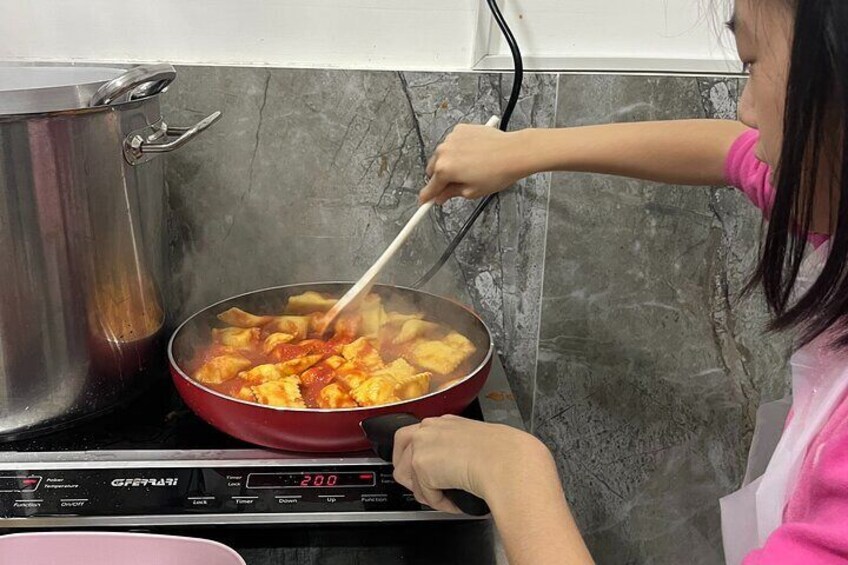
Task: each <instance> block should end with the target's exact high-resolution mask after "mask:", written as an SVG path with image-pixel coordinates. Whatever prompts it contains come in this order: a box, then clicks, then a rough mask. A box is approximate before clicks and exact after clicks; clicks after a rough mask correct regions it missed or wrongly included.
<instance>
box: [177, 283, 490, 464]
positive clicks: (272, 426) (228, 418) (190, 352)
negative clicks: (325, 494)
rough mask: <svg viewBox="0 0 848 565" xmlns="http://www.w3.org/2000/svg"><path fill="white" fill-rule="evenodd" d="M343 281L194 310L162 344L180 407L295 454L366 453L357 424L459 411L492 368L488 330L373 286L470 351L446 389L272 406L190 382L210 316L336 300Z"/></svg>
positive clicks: (457, 308) (424, 301)
mask: <svg viewBox="0 0 848 565" xmlns="http://www.w3.org/2000/svg"><path fill="white" fill-rule="evenodd" d="M349 286H350V284H348V283H318V284H308V285H290V286H282V287H276V288H270V289H266V290H260V291H256V292H250V293H247V294H243V295H240V296H235V297H233V298H229V299H227V300H223V301H221V302H218V303H217V304H213V305H211V306H209V307H207V308H205V309H203V310H201V311H200V312H197V313H196V314H194V315H193V316H191V317H190V318H188V319H187V320H186V321H185V322H183V323H182V325H180V327H179V328H177V330H176V332H174V335H173V336H172V337H171V341H170V343H169V344H168V359H169V362H170V367H171V375H172V377H173V380H174V384H175V385H176V387H177V390H178V391H179V393H180V395H181V396H182V397H183V399H184V400H185V402H186V404H188V406H189V407H190V408H191V409H192V410H193V411H194V412H195V413H196V414H197V415H198V416H200V417H201V418H203V419H204V420H206V421H207V422H208V423H210V424H211V425H213V426H214V427H216V428H218V429H219V430H221V431H223V432H225V433H227V434H229V435H231V436H234V437H237V438H239V439H241V440H244V441H247V442H249V443H254V444H258V445H263V446H266V447H271V448H274V449H282V450H287V451H300V452H350V451H360V450H365V449H369V448H370V447H371V444H370V443H369V441H368V439H367V438H366V436H365V434H364V433H363V430H362V428H361V424H362V422H364V421H366V420H369V419H372V418H375V417H378V416H385V415H388V414H410V415H412V416H414V417H416V418H418V419H423V418H429V417H434V416H442V415H444V414H459V413H461V412H462V411H463V410H464V409H465V408H466V407H467V406H468V405H469V404H470V403H471V402H472V401H473V400H474V398H475V397H476V396H477V394H478V393H479V392H480V389H481V388H482V387H483V384H484V382H485V381H486V378H487V377H488V375H489V370H490V368H491V362H492V354H493V352H494V345H493V343H492V338H491V334H490V332H489V330H488V329H487V328H486V325H485V324H484V323H483V321H482V320H481V319H480V318H479V317H478V316H477V315H476V314H474V312H472V311H471V310H469V309H468V308H466V307H465V306H462V305H460V304H458V303H456V302H453V301H451V300H448V299H446V298H441V297H439V296H435V295H433V294H428V293H426V292H422V291H419V290H412V289H407V288H400V287H393V286H384V285H377V286H375V287H374V291H373V292H375V293H377V294H379V295H381V297H382V298H383V299H384V301H388V300H392V299H394V300H401V301H403V302H404V303H406V304H410V305H414V306H415V308H417V309H418V310H420V311H421V312H424V314H425V316H426V318H428V319H430V320H434V321H438V322H439V323H442V324H445V325H447V326H448V327H450V328H453V329H455V330H457V331H459V332H461V333H462V334H463V335H465V336H466V337H467V338H468V339H470V340H471V341H472V342H473V343H474V345H475V346H476V348H477V351H476V353H475V354H474V356H473V357H472V359H471V361H470V363H469V366H470V367H473V369H472V370H470V371H469V372H468V374H467V375H465V376H464V377H463V378H462V379H461V380H459V381H458V382H457V383H456V384H454V385H453V386H451V387H449V388H446V389H444V390H441V391H438V392H432V393H430V394H427V395H425V396H422V397H419V398H414V399H412V400H407V401H403V402H398V403H394V404H389V405H384V406H375V407H362V408H347V409H317V408H315V409H313V408H279V407H274V406H265V405H261V404H256V403H252V402H247V401H244V400H239V399H236V398H232V397H230V396H226V395H224V394H222V393H219V392H216V391H214V390H212V389H210V388H207V387H205V386H204V385H203V384H201V383H199V382H197V381H195V380H193V379H192V378H191V377H190V376H189V374H188V370H187V367H189V366H190V363H191V360H192V359H194V358H195V355H196V352H197V351H198V348H205V347H207V346H208V345H209V342H210V335H211V333H210V330H211V328H213V327H215V326H216V325H218V326H220V322H219V321H218V320H217V318H216V316H217V314H219V313H220V312H223V311H225V310H227V309H229V308H232V307H237V308H241V309H242V310H246V311H248V312H254V313H258V314H264V313H269V312H280V311H281V310H282V307H283V305H285V303H286V300H287V299H288V297H290V296H293V295H297V294H302V293H303V292H306V291H309V290H312V291H316V292H320V293H325V294H328V295H332V296H341V295H342V294H343V293H344V292H345V291H346V290H347V289H348V288H349Z"/></svg>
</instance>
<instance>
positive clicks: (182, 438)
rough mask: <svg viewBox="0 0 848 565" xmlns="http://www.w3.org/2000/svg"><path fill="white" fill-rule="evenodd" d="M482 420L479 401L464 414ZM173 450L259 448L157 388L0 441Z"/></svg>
mask: <svg viewBox="0 0 848 565" xmlns="http://www.w3.org/2000/svg"><path fill="white" fill-rule="evenodd" d="M463 415H464V416H466V417H469V418H475V419H478V420H481V419H482V418H483V417H482V413H481V410H480V406H479V404H478V403H477V402H476V401H475V402H474V403H473V404H472V405H471V406H470V407H469V408H468V409H467V410H466V412H465V414H463ZM125 449H127V450H129V449H132V450H146V449H152V450H170V449H180V450H187V449H255V446H253V445H250V444H248V443H245V442H243V441H240V440H237V439H235V438H233V437H230V436H228V435H226V434H224V433H222V432H219V431H218V430H216V429H215V428H213V427H212V426H210V425H209V424H207V423H206V422H204V421H203V420H201V419H200V418H198V417H197V416H195V415H194V413H193V412H192V411H191V410H189V408H188V407H186V405H185V404H184V403H183V402H182V400H181V399H180V397H179V395H178V394H177V393H176V391H175V390H174V389H173V388H172V387H171V383H170V381H167V382H161V383H157V384H156V385H155V386H152V387H151V388H150V389H149V390H148V391H147V392H145V393H144V394H142V395H141V396H139V397H138V398H136V399H135V400H134V401H133V402H131V403H128V404H127V405H125V406H121V407H118V408H116V409H114V410H112V411H111V412H109V413H107V414H104V415H102V416H99V417H96V418H93V419H90V420H87V421H82V422H77V423H76V424H72V425H70V426H69V427H67V428H64V429H61V430H58V431H54V432H48V433H45V434H43V435H38V436H35V437H30V438H27V439H22V440H17V441H11V442H0V452H4V451H5V452H8V451H23V452H42V451H44V452H46V451H94V450H110V451H112V450H125Z"/></svg>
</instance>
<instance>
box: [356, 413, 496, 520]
mask: <svg viewBox="0 0 848 565" xmlns="http://www.w3.org/2000/svg"><path fill="white" fill-rule="evenodd" d="M419 423H421V420H419V419H418V418H416V417H415V416H413V415H412V414H405V413H397V414H386V415H384V416H375V417H374V418H368V419H367V420H363V421H362V422H361V423H360V424H359V425H360V427H361V428H362V431H363V432H365V436H366V437H367V438H368V441H370V442H371V445H372V446H373V448H374V452H375V453H376V454H377V455H378V456H379V457H380V459H383V460H384V461H389V462H391V460H392V452H393V451H394V448H395V432H397V431H398V430H399V429H401V428H405V427H406V426H413V425H415V424H419ZM444 493H445V496H446V497H447V498H448V500H450V501H451V502H453V503H454V504H455V505H456V507H457V508H459V509H460V510H462V511H463V512H465V513H466V514H468V515H469V516H487V515H489V514H490V513H491V510H489V505H488V504H486V501H485V500H483V499H482V498H480V497H479V496H475V495H473V494H471V493H470V492H465V491H464V490H458V489H448V490H446V491H444Z"/></svg>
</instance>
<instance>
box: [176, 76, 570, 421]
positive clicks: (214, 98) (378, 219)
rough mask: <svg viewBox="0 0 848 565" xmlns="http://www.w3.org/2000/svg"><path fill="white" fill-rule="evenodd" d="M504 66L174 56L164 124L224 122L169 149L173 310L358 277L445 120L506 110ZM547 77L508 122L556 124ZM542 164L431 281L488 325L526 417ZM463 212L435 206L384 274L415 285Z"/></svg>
mask: <svg viewBox="0 0 848 565" xmlns="http://www.w3.org/2000/svg"><path fill="white" fill-rule="evenodd" d="M502 82H503V80H502V78H501V77H500V76H499V75H478V74H419V73H392V72H363V71H323V70H294V69H252V68H229V67H183V68H180V69H179V77H178V80H177V83H176V84H175V85H174V87H173V88H172V90H171V91H170V92H169V93H168V95H167V96H166V97H165V101H164V102H165V111H166V115H167V116H168V119H169V120H170V123H175V124H176V123H190V122H193V121H195V120H196V119H197V118H198V117H200V116H202V115H205V114H206V113H208V112H209V111H211V110H214V109H220V110H222V111H223V112H224V117H223V118H222V120H221V121H220V122H219V123H218V124H216V126H215V127H214V128H212V129H210V130H209V131H208V133H206V134H204V135H203V136H202V137H201V138H200V139H198V140H197V141H196V142H193V143H192V144H191V145H190V146H188V147H186V148H185V149H184V150H182V151H180V152H178V153H175V154H174V155H173V156H171V157H170V158H169V162H168V173H167V181H168V198H169V203H170V210H171V234H172V238H171V259H172V265H173V269H174V277H173V280H172V288H171V289H169V290H170V292H169V295H170V299H171V304H172V310H173V311H174V312H176V315H177V316H178V317H183V316H185V315H187V314H188V313H190V312H191V311H193V310H195V309H197V308H199V307H201V306H203V305H204V304H207V303H209V302H212V301H215V300H218V299H220V298H223V297H226V296H228V295H231V294H234V293H238V292H244V291H249V290H252V289H255V288H261V287H265V286H270V285H278V284H286V283H295V282H308V281H319V280H353V279H355V278H357V277H358V276H359V275H360V274H361V273H362V272H364V270H365V269H366V268H367V267H368V266H369V265H370V264H371V263H372V262H373V261H374V259H376V257H377V256H378V255H379V253H380V252H381V251H382V250H383V249H384V248H385V247H386V245H387V244H388V243H389V242H390V241H391V239H392V238H393V237H394V235H396V234H397V232H398V231H399V230H400V228H401V227H402V226H403V224H404V222H405V221H406V220H407V219H408V218H409V217H410V216H411V214H412V213H413V211H414V208H415V206H416V195H417V192H418V190H419V189H420V188H421V186H422V182H423V179H424V169H425V165H426V160H427V158H428V156H429V155H430V153H431V152H432V150H433V148H434V147H435V146H436V145H437V143H438V142H439V141H440V140H441V139H443V137H444V135H445V134H446V133H447V132H448V130H449V129H450V128H451V126H452V125H453V124H455V123H457V122H459V121H470V122H479V123H482V122H485V121H486V119H488V117H489V116H490V115H492V114H494V113H500V110H501V105H502V104H503V98H502V95H503V93H506V92H508V89H509V86H510V85H509V84H502ZM555 95H556V79H555V77H554V76H552V75H539V76H532V75H531V76H528V77H527V82H526V88H525V90H524V95H523V97H522V99H521V101H520V103H519V105H518V108H517V110H516V113H515V117H514V124H515V126H516V127H527V126H530V125H532V126H541V127H549V126H551V125H552V124H553V115H554V100H555V97H556V96H555ZM547 190H548V177H547V176H544V175H541V176H539V177H534V178H531V179H527V180H526V181H524V182H523V183H522V184H521V186H520V187H518V188H517V189H516V190H513V191H512V192H510V193H507V194H504V195H503V196H502V197H501V198H500V199H499V201H497V202H496V203H495V204H494V205H493V206H492V208H491V210H489V211H488V212H487V213H486V215H485V216H483V217H481V218H480V220H479V223H478V225H477V226H476V227H475V229H474V231H473V232H472V233H471V234H470V236H469V237H468V240H467V241H466V242H464V243H463V244H462V246H461V247H460V248H459V249H458V251H457V253H456V256H455V259H453V260H452V261H451V262H450V263H449V264H448V265H447V266H446V268H445V269H444V270H443V271H442V272H441V273H440V275H439V276H438V277H437V278H436V279H435V280H434V281H433V282H431V283H430V284H429V285H428V287H427V289H428V290H431V291H433V292H437V293H439V294H445V295H449V296H455V297H458V298H460V299H461V300H463V301H465V302H467V303H471V304H473V305H474V306H475V307H476V309H477V310H478V311H480V312H481V314H482V315H483V317H484V318H485V319H486V321H487V322H488V323H489V325H490V327H491V328H492V329H493V331H494V333H495V335H496V341H497V343H498V346H499V348H500V350H501V352H502V353H504V354H505V356H504V360H505V363H506V366H507V370H508V372H509V374H510V377H511V380H512V383H513V385H514V388H515V391H516V393H517V395H518V397H519V401H520V403H521V404H522V407H523V408H524V413H525V416H528V417H529V409H530V403H531V398H532V389H531V383H532V378H533V372H534V369H535V361H536V336H537V334H538V323H539V307H540V299H541V283H542V269H541V265H542V260H543V255H544V229H545V214H546V205H547V197H548V192H547ZM469 212H470V204H469V203H467V202H455V203H450V204H449V205H447V206H445V207H444V208H441V209H437V210H435V211H434V212H433V213H432V215H431V218H430V221H429V222H428V223H426V224H425V225H424V226H423V227H422V228H420V229H419V230H418V233H416V234H415V236H414V237H413V238H412V239H411V240H410V242H409V243H408V245H407V247H406V248H405V250H404V252H403V255H402V256H401V257H400V259H399V260H398V261H396V262H395V263H394V264H393V265H392V266H391V268H390V270H389V272H388V273H387V275H386V276H385V277H384V280H385V281H388V282H394V283H398V284H411V283H413V282H414V281H415V280H416V279H417V278H418V277H419V276H420V275H422V274H423V273H424V272H425V271H426V270H427V269H428V268H429V267H430V265H431V264H432V263H433V262H434V261H435V260H436V258H437V257H438V256H439V255H440V254H441V251H442V250H443V248H444V247H445V246H446V244H447V242H448V240H449V238H450V237H452V235H453V233H455V231H456V229H457V228H458V226H459V225H461V223H462V222H463V220H464V219H465V217H466V216H467V214H468V213H469Z"/></svg>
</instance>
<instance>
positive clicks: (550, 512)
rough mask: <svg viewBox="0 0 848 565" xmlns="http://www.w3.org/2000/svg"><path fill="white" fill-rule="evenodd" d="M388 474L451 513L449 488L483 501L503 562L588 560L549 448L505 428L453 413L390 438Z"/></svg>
mask: <svg viewBox="0 0 848 565" xmlns="http://www.w3.org/2000/svg"><path fill="white" fill-rule="evenodd" d="M393 463H394V466H395V479H396V480H397V481H398V482H399V483H400V484H402V485H404V486H405V487H407V488H408V489H410V490H411V491H412V492H413V493H414V494H415V497H416V499H417V500H418V501H419V502H421V503H422V504H426V505H428V506H431V507H432V508H435V509H437V510H443V511H446V512H458V510H457V509H456V507H455V506H454V505H453V504H452V503H451V502H450V501H449V500H447V499H446V498H445V497H444V495H443V494H442V491H444V490H446V489H451V488H457V489H461V490H465V491H467V492H470V493H473V494H476V495H477V496H479V497H481V498H483V499H484V500H486V502H488V504H489V507H490V508H491V509H492V515H493V517H494V520H495V525H496V526H497V528H498V531H499V533H500V535H501V539H502V540H503V542H504V546H505V548H506V552H507V555H508V557H509V562H510V564H511V565H525V564H526V565H531V564H532V565H548V564H550V565H554V564H557V565H559V564H562V563H568V564H572V563H573V564H588V563H593V561H592V557H591V555H589V551H588V549H587V548H586V545H585V543H584V542H583V538H582V537H581V535H580V531H579V530H578V529H577V525H576V523H575V522H574V519H573V517H572V515H571V511H570V510H569V508H568V503H567V502H566V500H565V496H564V494H563V491H562V487H561V485H560V481H559V475H558V473H557V468H556V464H555V463H554V460H553V457H551V453H550V451H548V449H547V448H546V447H545V445H544V444H542V442H540V441H539V440H538V439H536V438H535V437H533V436H532V435H530V434H527V433H524V432H521V431H518V430H516V429H514V428H511V427H509V426H502V425H497V424H486V423H483V422H477V421H474V420H466V419H464V418H459V417H456V416H443V417H441V418H431V419H427V420H424V421H423V422H422V423H421V424H419V425H417V426H410V427H408V428H403V429H401V430H400V431H398V433H397V434H396V436H395V452H394V458H393Z"/></svg>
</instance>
